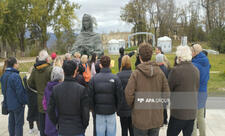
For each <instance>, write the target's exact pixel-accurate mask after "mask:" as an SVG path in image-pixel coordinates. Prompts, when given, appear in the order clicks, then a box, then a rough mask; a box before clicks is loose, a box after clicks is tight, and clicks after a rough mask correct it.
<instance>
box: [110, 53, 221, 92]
mask: <svg viewBox="0 0 225 136" xmlns="http://www.w3.org/2000/svg"><path fill="white" fill-rule="evenodd" d="M110 57H111V59H112V60H114V61H115V66H114V67H112V68H111V70H112V73H114V74H116V73H118V72H119V69H118V61H117V60H118V58H119V56H118V55H110ZM166 57H167V58H168V59H169V60H170V63H171V65H172V66H173V64H174V58H175V54H166ZM152 60H155V55H153V57H152ZM131 61H132V69H133V70H134V69H135V66H134V64H135V61H136V56H132V58H131ZM209 61H210V64H211V69H210V71H220V73H219V74H210V79H209V83H208V91H209V93H210V95H211V94H212V95H215V94H217V95H222V94H224V95H225V54H220V55H209Z"/></svg>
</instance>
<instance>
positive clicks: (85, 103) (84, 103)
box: [81, 88, 89, 129]
mask: <svg viewBox="0 0 225 136" xmlns="http://www.w3.org/2000/svg"><path fill="white" fill-rule="evenodd" d="M81 112H82V114H81V116H82V122H83V125H84V128H85V129H86V128H87V127H88V124H89V98H88V92H87V88H85V89H84V91H82V94H81Z"/></svg>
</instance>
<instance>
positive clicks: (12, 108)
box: [1, 57, 28, 136]
mask: <svg viewBox="0 0 225 136" xmlns="http://www.w3.org/2000/svg"><path fill="white" fill-rule="evenodd" d="M18 67H19V65H18V63H17V60H16V58H14V57H10V58H8V60H7V68H6V70H5V72H4V74H3V75H2V77H1V86H2V94H3V96H4V102H3V103H4V105H5V107H7V110H8V112H9V118H8V120H9V123H8V129H9V135H10V136H15V135H16V136H23V125H24V107H25V104H27V101H28V99H27V94H26V91H25V89H24V86H23V83H22V80H21V77H20V75H19V71H18Z"/></svg>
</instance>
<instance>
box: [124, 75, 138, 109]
mask: <svg viewBox="0 0 225 136" xmlns="http://www.w3.org/2000/svg"><path fill="white" fill-rule="evenodd" d="M136 83H137V81H136V78H135V72H133V73H132V74H131V76H130V79H129V81H128V83H127V86H126V89H125V97H126V101H127V104H128V105H129V106H131V107H133V104H134V98H135V91H136V88H137V85H136Z"/></svg>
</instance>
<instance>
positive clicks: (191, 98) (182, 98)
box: [167, 46, 200, 136]
mask: <svg viewBox="0 0 225 136" xmlns="http://www.w3.org/2000/svg"><path fill="white" fill-rule="evenodd" d="M176 56H177V60H176V61H177V65H176V66H175V67H174V68H173V69H172V71H171V72H170V74H169V78H168V82H169V86H170V91H171V99H170V109H171V112H170V113H171V115H170V121H169V125H168V129H167V136H178V135H179V133H180V132H181V131H182V132H183V135H184V136H191V134H192V131H193V126H194V120H195V118H196V114H197V93H198V88H199V78H200V77H199V71H198V69H197V68H196V67H195V66H194V65H193V64H192V63H191V59H192V52H191V49H190V48H189V47H188V46H178V47H177V51H176ZM187 104H188V105H187Z"/></svg>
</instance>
